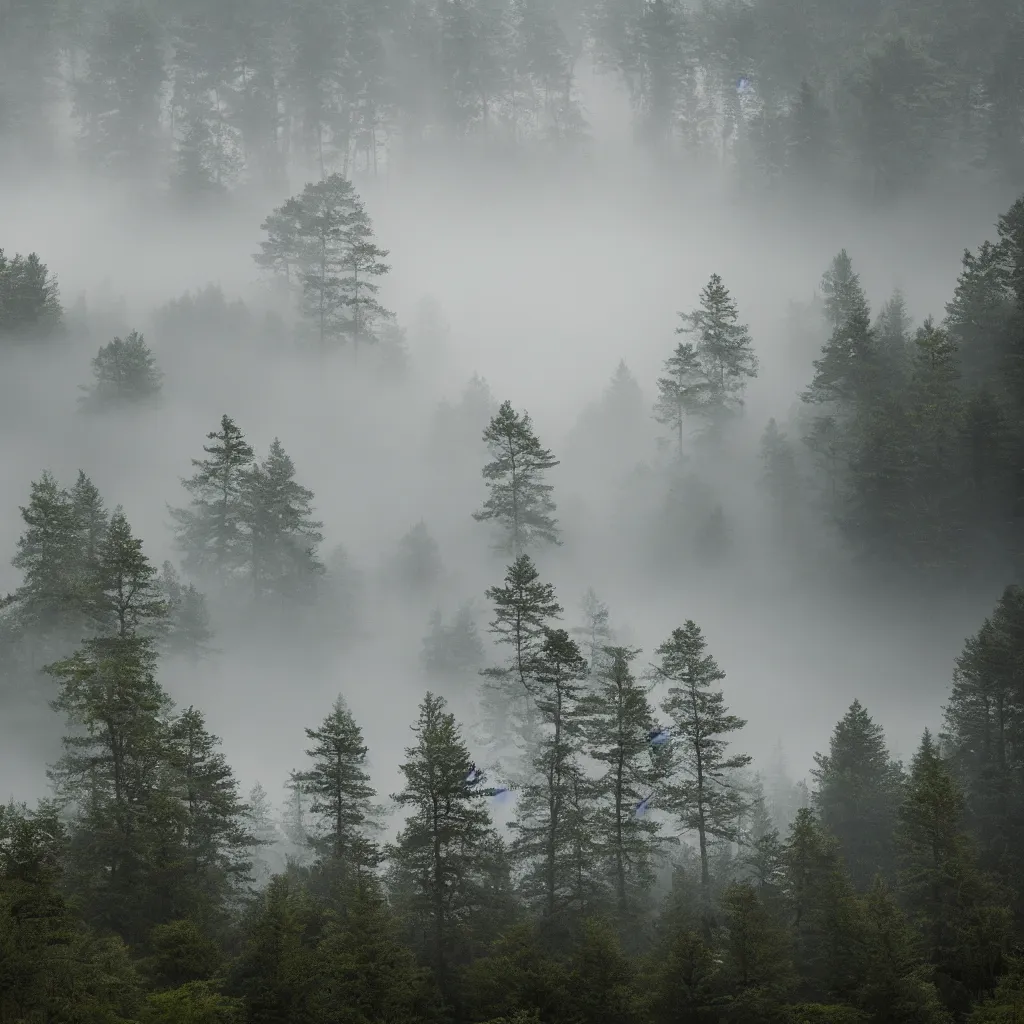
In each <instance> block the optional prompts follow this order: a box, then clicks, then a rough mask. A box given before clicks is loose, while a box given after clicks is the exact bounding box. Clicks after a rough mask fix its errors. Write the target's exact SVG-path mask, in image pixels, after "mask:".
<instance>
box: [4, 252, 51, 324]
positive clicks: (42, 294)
mask: <svg viewBox="0 0 1024 1024" xmlns="http://www.w3.org/2000/svg"><path fill="white" fill-rule="evenodd" d="M63 315H64V314H63V310H62V309H61V305H60V291H59V289H58V288H57V279H56V278H55V277H54V276H53V275H52V274H51V273H50V271H49V269H48V268H47V266H46V264H45V263H43V262H42V260H40V259H39V257H38V256H37V255H36V254H35V253H34V252H33V253H29V255H28V256H22V255H21V254H20V253H15V254H14V256H5V255H4V251H3V249H0V341H5V342H8V343H9V342H19V341H32V340H36V339H40V338H41V339H46V338H49V337H52V336H53V335H54V334H56V333H58V331H59V330H60V328H61V324H62V319H63Z"/></svg>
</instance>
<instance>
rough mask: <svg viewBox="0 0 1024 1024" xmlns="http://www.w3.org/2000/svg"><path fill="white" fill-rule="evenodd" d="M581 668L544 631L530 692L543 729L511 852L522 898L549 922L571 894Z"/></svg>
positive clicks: (564, 644) (573, 651)
mask: <svg viewBox="0 0 1024 1024" xmlns="http://www.w3.org/2000/svg"><path fill="white" fill-rule="evenodd" d="M586 674H587V663H586V662H585V661H584V660H583V658H582V656H581V655H580V652H579V648H578V647H577V646H576V644H575V643H574V642H573V640H572V639H571V638H570V637H569V634H568V633H566V631H565V630H564V629H555V630H546V631H545V637H544V643H543V646H542V647H541V648H540V650H539V651H538V652H537V657H536V662H535V664H534V666H533V671H532V675H533V680H532V683H533V692H532V698H533V701H534V702H535V705H536V708H537V711H538V715H539V718H540V720H541V722H542V723H543V725H544V726H545V728H544V732H543V734H541V735H540V736H539V737H538V739H537V741H536V746H535V747H534V749H533V750H531V751H530V754H531V757H530V763H529V769H528V774H527V781H526V783H525V784H524V786H523V789H522V794H521V796H520V799H519V801H518V805H517V816H516V820H515V821H514V822H513V823H512V825H511V828H512V829H513V831H514V833H515V835H516V840H515V845H514V851H515V853H516V855H517V856H518V857H520V858H522V860H523V861H524V862H525V864H526V872H527V874H526V878H525V879H524V882H523V892H524V895H525V897H526V898H527V899H528V900H529V901H531V902H532V903H534V904H536V905H537V906H538V908H539V909H540V911H541V913H542V914H543V916H544V917H545V918H546V919H547V920H548V922H549V923H555V919H556V915H559V914H563V913H564V911H565V909H566V906H567V904H568V902H569V901H570V899H571V897H572V895H573V894H574V892H576V891H577V886H576V879H574V878H573V876H572V871H571V868H572V859H571V855H572V853H573V852H574V851H573V842H574V839H575V836H574V834H573V831H574V830H572V829H570V828H569V826H570V824H573V822H572V816H571V814H570V807H571V802H572V798H573V793H574V789H575V787H576V785H577V784H578V782H579V777H580V775H581V772H582V769H581V767H580V764H579V758H578V751H579V747H580V740H581V724H582V723H581V719H580V712H579V706H578V705H579V699H580V696H581V691H582V685H583V681H584V679H585V678H586Z"/></svg>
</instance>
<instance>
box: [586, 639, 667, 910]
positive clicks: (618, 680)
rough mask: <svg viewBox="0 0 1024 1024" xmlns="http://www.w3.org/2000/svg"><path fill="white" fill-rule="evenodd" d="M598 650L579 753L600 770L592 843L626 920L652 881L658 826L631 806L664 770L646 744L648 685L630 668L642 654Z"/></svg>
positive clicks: (650, 724)
mask: <svg viewBox="0 0 1024 1024" xmlns="http://www.w3.org/2000/svg"><path fill="white" fill-rule="evenodd" d="M602 653H603V658H602V659H601V661H600V663H599V668H598V669H597V671H596V672H594V670H593V669H592V670H591V671H592V673H593V675H592V679H593V683H592V685H591V687H590V688H589V691H588V693H587V694H586V695H585V696H584V697H583V698H582V699H581V700H580V704H579V711H580V715H581V717H582V720H583V736H584V746H583V750H584V753H585V754H586V755H587V756H588V757H590V758H593V759H594V760H595V761H597V762H598V763H599V764H600V765H601V766H602V767H603V769H604V770H603V773H602V774H601V775H600V776H599V777H598V778H597V779H596V780H594V784H593V798H594V800H595V802H596V804H597V811H596V815H595V820H594V823H593V832H594V836H593V838H594V843H595V845H596V847H597V856H598V857H599V858H600V859H601V861H602V862H603V864H604V865H605V870H606V871H607V873H608V877H609V880H610V882H611V886H612V891H613V893H614V897H615V902H616V910H617V914H618V917H619V920H620V922H622V923H623V924H625V923H626V922H628V921H630V919H631V918H632V917H634V916H635V915H636V913H637V912H638V911H640V910H642V909H643V908H644V903H645V900H646V894H647V893H648V892H649V891H650V890H651V888H652V887H653V884H654V871H653V867H654V858H655V854H656V852H657V848H658V845H659V836H658V833H659V832H660V830H661V826H660V825H659V823H658V822H656V821H653V820H652V819H651V818H649V817H646V816H645V817H637V816H636V814H635V813H634V811H635V808H636V807H637V806H638V805H639V804H640V803H641V802H642V801H644V800H646V799H647V798H648V797H649V796H650V795H651V793H652V792H654V791H655V790H657V788H658V785H659V783H660V782H661V781H662V770H661V767H660V764H659V758H658V756H657V753H656V748H653V747H652V746H651V735H652V732H654V731H655V727H654V716H653V710H652V708H651V704H650V701H649V700H648V693H647V691H648V687H646V686H642V685H640V684H639V683H638V682H637V680H636V678H635V677H634V675H633V673H632V670H631V668H630V666H631V664H632V662H633V660H634V659H635V658H636V656H637V655H638V654H639V653H640V652H639V651H636V650H631V649H630V648H627V647H606V648H604V650H603V652H602Z"/></svg>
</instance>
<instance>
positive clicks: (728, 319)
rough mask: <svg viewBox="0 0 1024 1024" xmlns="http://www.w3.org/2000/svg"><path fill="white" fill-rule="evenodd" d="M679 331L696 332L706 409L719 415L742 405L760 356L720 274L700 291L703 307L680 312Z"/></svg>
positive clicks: (678, 332)
mask: <svg viewBox="0 0 1024 1024" xmlns="http://www.w3.org/2000/svg"><path fill="white" fill-rule="evenodd" d="M679 316H680V318H681V319H682V321H683V326H682V327H679V328H677V330H676V333H677V334H693V335H694V336H695V337H696V344H695V346H694V348H695V351H696V354H697V359H698V361H699V363H700V367H701V372H702V373H703V375H704V379H705V381H706V384H707V391H706V394H707V404H706V407H705V408H706V411H707V413H708V414H709V415H712V416H715V417H718V416H721V415H722V414H723V413H726V412H734V411H736V410H737V409H739V408H740V407H741V406H742V405H743V392H744V391H745V390H746V386H747V381H748V380H750V379H753V378H754V377H756V376H757V357H756V356H755V355H754V352H753V349H752V348H751V340H750V332H749V331H748V330H747V327H746V325H744V324H741V323H739V322H738V321H739V313H738V312H737V309H736V302H735V301H734V300H733V298H732V296H731V295H730V294H729V289H728V288H726V287H725V285H723V284H722V279H721V278H720V277H719V276H718V275H717V274H712V275H711V280H710V281H709V282H708V283H707V285H705V287H704V290H703V291H702V292H701V293H700V308H699V309H697V310H694V312H692V313H680V314H679Z"/></svg>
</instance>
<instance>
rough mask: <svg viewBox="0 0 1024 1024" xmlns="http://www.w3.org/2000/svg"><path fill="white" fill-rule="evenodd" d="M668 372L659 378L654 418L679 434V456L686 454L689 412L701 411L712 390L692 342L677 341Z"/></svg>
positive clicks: (677, 453) (667, 366) (677, 450)
mask: <svg viewBox="0 0 1024 1024" xmlns="http://www.w3.org/2000/svg"><path fill="white" fill-rule="evenodd" d="M664 372H665V376H664V377H659V378H658V400H657V402H655V404H654V418H655V419H656V420H657V421H658V422H659V423H660V424H662V426H665V427H668V428H669V429H670V430H671V431H672V432H673V434H675V438H676V456H677V457H679V458H681V457H682V454H683V427H684V426H685V424H686V418H687V416H694V415H698V414H699V413H701V412H702V411H703V409H704V408H705V407H706V406H707V404H708V401H709V398H710V394H709V388H708V382H707V378H706V377H705V376H704V372H703V370H702V369H701V364H700V359H699V357H698V355H697V350H696V349H695V348H694V346H693V345H692V344H690V343H689V342H686V343H683V342H680V343H679V344H678V345H676V347H675V349H674V350H673V352H672V355H670V356H669V357H668V359H666V360H665V370H664Z"/></svg>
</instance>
